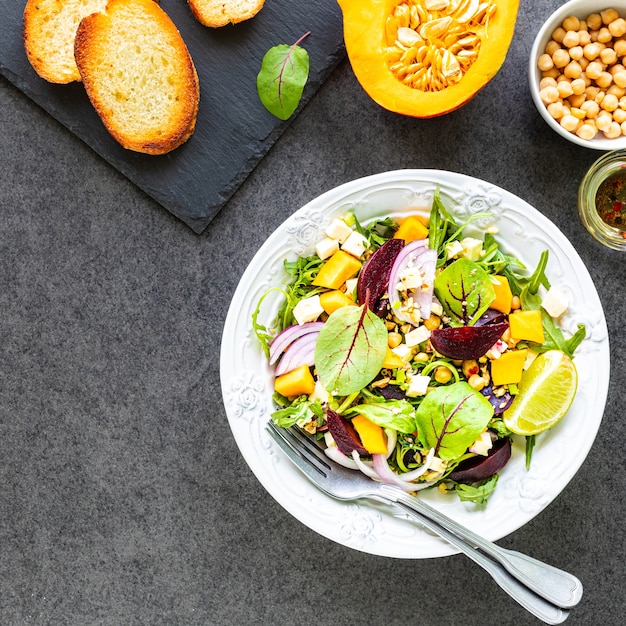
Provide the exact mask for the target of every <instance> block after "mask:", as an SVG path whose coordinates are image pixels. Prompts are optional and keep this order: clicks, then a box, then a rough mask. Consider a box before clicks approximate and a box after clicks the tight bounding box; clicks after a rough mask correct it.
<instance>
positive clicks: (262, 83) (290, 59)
mask: <svg viewBox="0 0 626 626" xmlns="http://www.w3.org/2000/svg"><path fill="white" fill-rule="evenodd" d="M308 35H310V33H306V34H305V35H303V36H302V37H300V39H298V41H296V43H294V44H293V45H291V46H288V45H286V44H280V45H278V46H274V47H273V48H270V49H269V50H268V51H267V52H266V53H265V56H264V57H263V61H262V62H261V71H260V72H259V74H258V76H257V81H256V85H257V91H258V94H259V98H260V99H261V102H262V103H263V106H264V107H265V108H266V109H267V110H268V111H269V112H270V113H271V114H272V115H274V116H276V117H277V118H279V119H281V120H286V119H288V118H289V117H291V115H293V113H294V112H295V110H296V109H297V108H298V104H299V103H300V99H301V98H302V92H303V91H304V86H305V85H306V82H307V80H308V78H309V53H308V52H307V51H306V50H305V49H304V48H301V47H300V46H299V45H298V44H299V43H300V42H302V40H303V39H304V38H305V37H307V36H308Z"/></svg>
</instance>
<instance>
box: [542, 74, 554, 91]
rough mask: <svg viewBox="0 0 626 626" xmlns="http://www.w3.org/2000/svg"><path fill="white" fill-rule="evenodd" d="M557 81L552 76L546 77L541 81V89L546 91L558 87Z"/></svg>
mask: <svg viewBox="0 0 626 626" xmlns="http://www.w3.org/2000/svg"><path fill="white" fill-rule="evenodd" d="M556 84H557V83H556V80H555V79H554V78H552V77H551V76H546V77H545V78H542V79H541V80H540V81H539V89H540V90H541V89H544V88H545V87H556Z"/></svg>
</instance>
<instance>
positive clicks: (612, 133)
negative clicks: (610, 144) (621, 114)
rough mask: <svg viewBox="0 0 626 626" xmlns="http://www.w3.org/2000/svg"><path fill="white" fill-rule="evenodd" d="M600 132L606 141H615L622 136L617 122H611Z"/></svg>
mask: <svg viewBox="0 0 626 626" xmlns="http://www.w3.org/2000/svg"><path fill="white" fill-rule="evenodd" d="M602 132H603V133H604V136H605V137H606V138H607V139H616V138H617V137H619V136H620V135H621V134H622V129H621V127H620V125H619V124H618V123H617V122H611V123H610V125H609V127H608V128H607V129H606V130H605V131H602Z"/></svg>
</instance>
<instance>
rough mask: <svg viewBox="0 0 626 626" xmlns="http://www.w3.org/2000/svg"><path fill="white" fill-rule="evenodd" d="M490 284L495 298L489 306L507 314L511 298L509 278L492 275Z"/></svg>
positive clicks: (509, 310) (509, 309)
mask: <svg viewBox="0 0 626 626" xmlns="http://www.w3.org/2000/svg"><path fill="white" fill-rule="evenodd" d="M491 286H492V287H493V290H494V291H495V292H496V299H495V300H494V301H493V302H492V303H491V304H490V305H489V307H490V308H492V309H495V310H496V311H500V312H501V313H506V314H507V315H508V314H509V313H510V312H511V302H512V300H513V293H512V292H511V286H510V285H509V279H508V278H507V277H506V276H492V277H491Z"/></svg>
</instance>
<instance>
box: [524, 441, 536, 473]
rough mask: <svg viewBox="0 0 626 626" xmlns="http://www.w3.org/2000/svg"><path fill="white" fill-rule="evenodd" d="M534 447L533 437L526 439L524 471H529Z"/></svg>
mask: <svg viewBox="0 0 626 626" xmlns="http://www.w3.org/2000/svg"><path fill="white" fill-rule="evenodd" d="M534 447H535V435H529V436H528V437H526V469H527V470H528V469H530V461H531V459H532V456H533V448H534Z"/></svg>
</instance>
